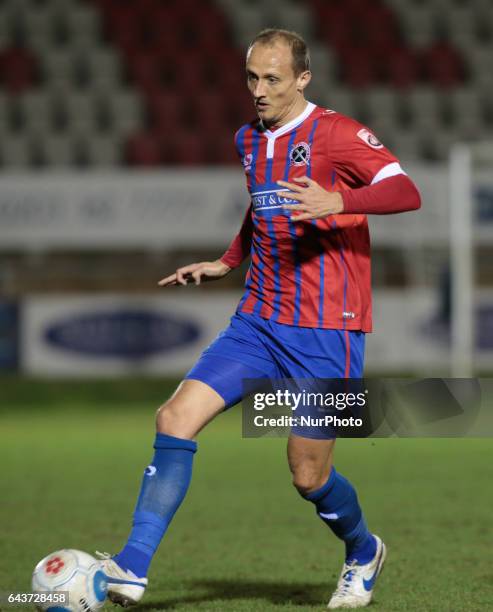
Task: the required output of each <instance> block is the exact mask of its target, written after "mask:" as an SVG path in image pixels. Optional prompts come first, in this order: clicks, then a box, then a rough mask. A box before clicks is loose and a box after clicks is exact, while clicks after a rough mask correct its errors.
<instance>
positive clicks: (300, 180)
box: [294, 176, 316, 185]
mask: <svg viewBox="0 0 493 612" xmlns="http://www.w3.org/2000/svg"><path fill="white" fill-rule="evenodd" d="M294 180H295V181H297V182H298V183H305V185H315V184H316V182H315V181H314V180H313V179H311V178H310V177H309V176H300V177H298V178H295V179H294Z"/></svg>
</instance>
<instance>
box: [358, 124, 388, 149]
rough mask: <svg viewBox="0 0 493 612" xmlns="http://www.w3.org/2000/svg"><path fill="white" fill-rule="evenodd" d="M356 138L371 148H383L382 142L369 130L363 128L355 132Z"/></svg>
mask: <svg viewBox="0 0 493 612" xmlns="http://www.w3.org/2000/svg"><path fill="white" fill-rule="evenodd" d="M357 136H358V138H361V140H362V141H363V142H364V143H365V144H367V145H369V146H370V147H372V148H373V149H383V144H382V143H381V142H380V141H379V140H378V138H377V137H376V136H374V135H373V134H372V133H371V132H370V131H369V130H367V129H366V128H363V129H362V130H360V131H359V132H358V134H357Z"/></svg>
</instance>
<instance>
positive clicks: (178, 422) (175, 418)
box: [156, 399, 183, 437]
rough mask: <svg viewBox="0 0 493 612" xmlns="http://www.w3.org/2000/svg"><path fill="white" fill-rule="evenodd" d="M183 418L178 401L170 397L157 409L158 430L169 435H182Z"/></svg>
mask: <svg viewBox="0 0 493 612" xmlns="http://www.w3.org/2000/svg"><path fill="white" fill-rule="evenodd" d="M182 420H183V419H182V418H181V415H180V410H179V407H178V406H177V402H176V401H174V400H173V399H170V400H168V401H167V402H165V403H164V404H162V405H161V406H159V408H158V410H157V413H156V431H158V432H159V433H164V434H168V435H169V436H176V437H182V436H183V432H182V431H181V430H182Z"/></svg>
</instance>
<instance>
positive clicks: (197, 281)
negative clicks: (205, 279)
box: [192, 269, 204, 285]
mask: <svg viewBox="0 0 493 612" xmlns="http://www.w3.org/2000/svg"><path fill="white" fill-rule="evenodd" d="M202 274H204V270H202V269H198V270H196V271H195V272H193V273H192V278H193V280H194V281H195V284H196V285H200V281H201V279H202Z"/></svg>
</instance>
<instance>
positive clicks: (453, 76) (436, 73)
mask: <svg viewBox="0 0 493 612" xmlns="http://www.w3.org/2000/svg"><path fill="white" fill-rule="evenodd" d="M422 63H423V71H424V74H425V76H426V77H427V78H428V79H429V80H430V81H432V82H433V83H434V84H435V85H438V86H439V87H443V88H448V87H454V86H455V85H458V84H459V83H460V82H461V81H463V80H464V77H465V69H464V63H463V60H462V57H461V55H460V54H459V52H458V51H457V50H456V49H454V48H453V47H452V46H451V45H450V44H449V43H448V42H446V41H440V42H437V43H435V44H434V45H432V46H431V47H430V48H429V49H427V51H425V53H424V54H423V57H422Z"/></svg>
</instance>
